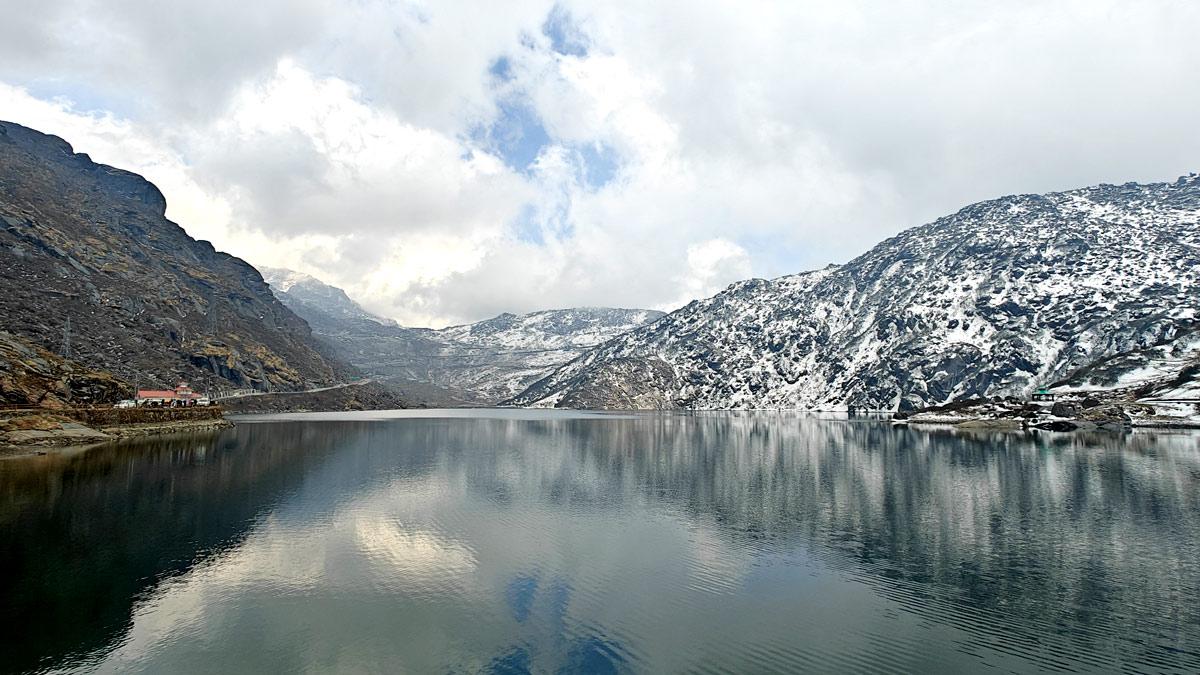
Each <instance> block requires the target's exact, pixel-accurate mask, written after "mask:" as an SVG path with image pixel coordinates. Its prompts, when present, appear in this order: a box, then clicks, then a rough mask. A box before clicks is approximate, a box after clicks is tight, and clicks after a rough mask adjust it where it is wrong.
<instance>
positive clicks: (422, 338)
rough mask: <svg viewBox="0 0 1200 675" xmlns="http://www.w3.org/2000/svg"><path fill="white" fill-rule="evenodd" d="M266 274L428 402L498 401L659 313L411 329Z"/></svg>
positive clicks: (283, 293) (316, 285) (302, 281)
mask: <svg viewBox="0 0 1200 675" xmlns="http://www.w3.org/2000/svg"><path fill="white" fill-rule="evenodd" d="M264 277H266V278H268V279H270V280H273V281H274V282H275V283H273V284H272V291H273V292H274V293H275V294H276V296H277V297H278V298H279V299H280V301H282V302H283V303H284V304H285V305H287V306H288V307H290V308H291V309H292V310H293V311H295V312H296V313H297V314H299V315H300V316H302V317H304V318H305V319H306V320H307V321H308V322H309V324H310V325H311V326H312V327H313V330H314V331H315V333H316V334H317V335H318V337H320V338H321V339H322V340H324V341H325V342H326V343H327V344H329V346H330V348H331V349H332V351H333V352H334V353H335V354H337V355H338V356H339V357H340V358H341V359H343V360H345V361H347V362H349V363H351V364H353V365H354V366H355V367H356V368H358V369H360V370H361V371H363V372H364V373H367V374H369V375H370V376H372V377H375V378H376V379H379V380H380V381H383V382H388V383H389V384H391V385H392V386H393V387H395V388H397V389H399V390H401V391H402V392H405V393H406V394H409V395H411V396H414V397H416V398H422V399H425V400H426V401H427V402H428V403H429V404H431V405H491V404H496V403H499V402H500V401H502V400H504V399H507V398H509V397H511V396H514V395H515V394H517V393H519V392H520V391H521V390H523V389H524V388H525V387H526V386H527V385H528V384H530V383H531V382H533V381H534V380H536V379H538V378H540V377H541V376H543V375H545V374H546V373H547V372H549V371H550V370H551V369H553V368H554V367H556V366H558V365H561V364H562V363H565V362H567V361H569V360H570V359H572V358H574V357H575V356H577V355H578V354H579V353H582V352H583V351H584V350H585V349H588V348H591V347H594V346H596V345H598V344H601V343H603V342H606V341H608V340H610V339H613V338H615V337H617V336H619V335H621V334H623V333H624V332H626V331H628V330H630V329H631V328H633V327H635V326H639V325H642V324H645V323H650V322H653V321H655V320H657V319H659V318H661V317H662V316H663V315H664V314H663V312H659V311H656V310H644V309H626V308H612V307H575V308H566V309H549V310H539V311H535V312H529V313H526V314H514V313H511V312H504V313H501V314H498V315H496V316H494V317H491V318H489V319H483V320H481V321H476V322H474V323H467V324H460V325H455V326H447V327H445V328H438V329H434V328H409V327H404V326H399V325H396V324H395V322H391V321H390V320H388V319H384V318H382V317H378V316H375V315H373V314H371V313H370V312H367V311H366V310H365V309H363V308H362V306H361V305H359V304H358V303H357V302H355V301H354V300H352V299H351V298H350V297H349V296H348V295H347V294H346V293H345V292H344V291H343V290H342V289H340V288H337V287H336V286H332V285H330V284H326V283H325V282H322V281H320V280H319V279H316V278H314V277H311V276H309V275H304V274H301V273H297V272H292V271H290V270H281V269H272V268H267V269H266V270H264ZM285 286H286V288H285ZM298 291H299V292H298ZM430 387H433V388H434V389H432V390H431V389H429V388H430Z"/></svg>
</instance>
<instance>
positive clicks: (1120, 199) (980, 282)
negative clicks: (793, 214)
mask: <svg viewBox="0 0 1200 675" xmlns="http://www.w3.org/2000/svg"><path fill="white" fill-rule="evenodd" d="M1198 218H1200V177H1198V176H1196V175H1195V174H1193V175H1189V176H1184V177H1182V178H1180V179H1179V180H1177V181H1175V182H1174V183H1156V184H1149V185H1140V184H1136V183H1126V184H1124V185H1120V186H1116V185H1100V186H1094V187H1090V188H1080V189H1077V190H1070V191H1063V192H1057V193H1049V194H1047V195H1013V196H1007V197H1001V198H998V199H994V200H988V201H985V202H979V203H977V204H972V205H968V206H966V207H964V208H963V209H960V210H959V211H958V212H956V213H954V214H952V215H950V216H945V217H943V218H939V219H937V220H935V221H934V222H932V223H928V224H926V225H922V226H918V227H915V228H912V229H909V230H906V231H904V232H902V233H900V234H898V235H896V236H894V237H890V238H888V239H886V240H884V241H883V242H881V243H880V244H878V245H877V246H875V247H874V248H872V249H871V250H869V251H867V252H866V253H864V254H863V255H861V256H859V257H857V258H855V259H854V260H851V261H850V262H848V263H845V264H844V265H834V266H830V267H827V268H825V269H823V270H816V271H812V272H804V273H801V274H796V275H787V276H784V277H779V278H776V279H772V280H746V281H741V282H737V283H735V284H732V285H731V286H729V287H728V288H727V289H725V290H724V291H722V292H721V293H718V294H717V295H715V296H713V297H712V298H707V299H704V300H699V301H695V302H693V303H690V304H689V305H687V306H685V307H683V308H681V309H679V310H676V311H675V312H673V313H671V314H669V315H668V316H667V317H665V318H663V319H661V320H659V321H658V322H656V323H655V324H653V325H651V326H645V327H642V328H639V329H636V330H634V331H632V332H630V333H629V334H627V335H625V336H622V337H620V338H618V339H616V340H614V341H613V342H610V343H608V344H605V345H603V346H601V347H598V348H596V349H594V350H592V351H590V352H588V353H586V354H583V355H581V356H580V357H579V358H577V359H575V360H573V361H571V362H570V363H567V364H565V365H563V366H561V367H560V368H558V369H557V370H555V371H554V372H553V373H551V374H550V375H548V376H547V377H546V378H544V379H543V380H540V381H538V382H536V383H534V384H533V385H531V386H530V388H529V389H527V390H526V391H525V392H522V393H521V394H519V395H518V396H516V397H513V398H512V399H510V400H509V401H508V403H509V404H512V405H537V406H561V407H599V408H716V409H724V408H760V407H761V408H801V409H856V408H865V409H879V410H896V409H900V410H904V409H913V408H919V407H922V406H925V405H932V404H937V403H944V402H947V401H950V400H955V399H961V398H969V397H977V396H989V395H1025V394H1027V393H1028V392H1029V391H1030V390H1032V389H1033V388H1035V387H1037V386H1041V385H1046V384H1051V383H1053V382H1057V381H1058V380H1061V379H1063V378H1069V377H1070V376H1071V375H1072V374H1073V373H1077V372H1079V371H1080V370H1081V369H1083V368H1086V367H1087V366H1089V365H1090V364H1093V363H1096V362H1098V361H1100V360H1102V359H1106V358H1110V357H1113V356H1115V355H1117V354H1120V353H1123V352H1130V351H1136V350H1137V349H1145V348H1149V347H1150V346H1152V345H1154V344H1163V343H1169V342H1171V341H1172V340H1173V339H1174V338H1175V337H1177V336H1178V335H1181V334H1184V333H1190V332H1191V331H1192V329H1193V328H1194V326H1195V324H1196V320H1195V319H1196V315H1195V313H1196V311H1197V309H1198V307H1197V305H1198V302H1200V301H1198V300H1197V296H1198V294H1197V288H1196V286H1197V278H1196V272H1195V271H1194V270H1195V269H1197V268H1200V235H1198V234H1197V230H1198V229H1200V228H1197V227H1196V225H1197V222H1198Z"/></svg>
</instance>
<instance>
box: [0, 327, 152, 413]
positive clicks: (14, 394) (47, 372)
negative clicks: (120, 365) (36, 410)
mask: <svg viewBox="0 0 1200 675" xmlns="http://www.w3.org/2000/svg"><path fill="white" fill-rule="evenodd" d="M129 392H130V389H129V383H127V382H122V381H121V380H118V379H117V378H115V377H113V376H112V375H110V374H109V373H106V372H103V371H95V370H91V369H89V368H86V367H83V366H81V365H80V364H78V363H74V362H72V361H69V360H67V359H64V358H62V357H60V356H58V355H57V354H54V353H51V352H50V351H49V350H46V349H43V348H41V347H38V346H37V345H34V344H30V343H29V342H28V341H26V340H22V339H21V338H19V337H17V336H15V335H13V334H12V333H6V332H3V331H0V406H30V407H43V408H63V407H66V406H68V405H71V404H74V403H103V402H106V401H112V400H116V399H121V398H125V397H126V396H128V395H129Z"/></svg>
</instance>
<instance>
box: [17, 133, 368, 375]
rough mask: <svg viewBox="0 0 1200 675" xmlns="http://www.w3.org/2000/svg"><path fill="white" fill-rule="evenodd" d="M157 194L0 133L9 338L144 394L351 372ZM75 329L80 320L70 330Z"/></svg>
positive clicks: (251, 272) (80, 159) (59, 150)
mask: <svg viewBox="0 0 1200 675" xmlns="http://www.w3.org/2000/svg"><path fill="white" fill-rule="evenodd" d="M165 211H166V200H165V199H164V198H163V195H162V193H161V192H159V190H158V189H157V188H156V187H155V186H154V185H152V184H151V183H150V182H148V181H147V180H145V179H144V178H142V177H141V176H138V175H136V174H133V173H130V172H128V171H122V170H120V169H115V168H112V167H109V166H105V165H102V164H97V163H95V162H93V161H92V160H91V159H90V158H89V157H88V156H87V155H85V154H77V153H75V152H73V150H72V148H71V146H70V145H69V144H68V143H67V142H66V141H63V140H62V139H60V138H57V137H54V136H49V135H46V134H42V133H39V132H37V131H34V130H31V129H27V128H25V127H22V126H20V125H17V124H13V123H9V122H0V330H5V331H9V332H11V333H13V334H15V335H17V336H20V337H22V338H24V339H25V340H28V341H29V342H31V343H33V344H36V345H38V346H41V347H44V348H47V349H49V350H51V351H53V352H56V353H62V352H63V345H64V341H65V340H64V337H66V338H67V339H69V343H70V348H69V355H70V357H71V359H72V360H73V361H75V362H78V363H80V364H82V365H84V366H86V367H88V368H92V369H97V370H103V371H108V372H110V373H113V374H114V375H116V376H117V377H119V378H121V379H123V380H125V381H127V382H129V383H140V384H142V385H143V386H147V385H156V386H168V385H173V384H174V383H175V381H176V380H179V379H184V380H189V381H191V382H193V384H195V385H197V386H199V387H227V388H254V389H260V390H272V391H277V390H296V389H304V388H308V387H311V386H318V385H325V384H332V383H335V382H337V381H339V380H342V379H343V378H344V377H345V376H346V375H347V374H348V373H347V372H346V371H347V370H348V367H347V366H343V365H339V363H338V362H337V361H336V360H334V359H331V358H328V357H326V356H324V355H323V354H322V353H321V349H322V347H321V346H320V345H319V344H318V343H317V342H316V341H315V340H314V339H313V337H312V335H311V331H310V329H309V327H308V325H307V324H306V323H305V322H304V320H303V319H301V318H299V317H297V316H296V315H295V314H294V313H292V312H291V310H289V309H287V308H286V307H284V306H283V305H282V304H281V303H280V302H279V301H278V300H276V299H275V297H274V296H273V295H272V293H271V290H270V288H268V286H267V284H266V283H265V282H263V280H262V276H261V275H260V274H259V273H258V271H257V270H255V269H254V268H253V267H251V266H250V265H249V264H247V263H246V262H244V261H242V260H240V259H238V258H236V257H234V256H231V255H228V254H225V253H221V252H219V251H216V250H215V249H214V248H213V247H212V245H211V244H209V243H208V242H204V241H197V240H195V239H193V238H191V237H190V236H188V234H187V233H186V232H184V230H183V229H182V228H181V227H179V226H178V225H176V224H175V223H173V222H171V221H169V220H167V219H166V217H165ZM68 319H69V320H70V325H69V330H68V325H67V322H68Z"/></svg>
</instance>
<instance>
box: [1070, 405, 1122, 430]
mask: <svg viewBox="0 0 1200 675" xmlns="http://www.w3.org/2000/svg"><path fill="white" fill-rule="evenodd" d="M1077 419H1079V420H1081V421H1084V422H1090V423H1092V424H1095V425H1096V426H1100V427H1107V426H1121V427H1127V426H1130V425H1131V424H1132V423H1133V420H1132V418H1130V417H1129V413H1127V412H1125V408H1123V407H1122V406H1120V405H1116V404H1111V405H1100V406H1096V407H1094V408H1087V409H1086V410H1083V411H1081V412H1080V413H1079V415H1078V417H1077Z"/></svg>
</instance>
